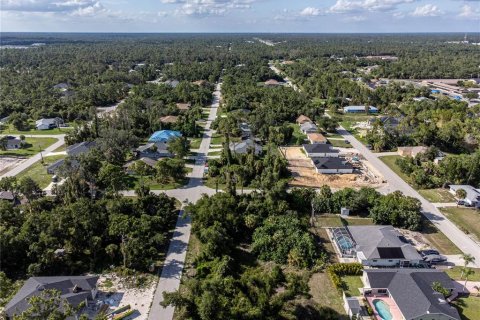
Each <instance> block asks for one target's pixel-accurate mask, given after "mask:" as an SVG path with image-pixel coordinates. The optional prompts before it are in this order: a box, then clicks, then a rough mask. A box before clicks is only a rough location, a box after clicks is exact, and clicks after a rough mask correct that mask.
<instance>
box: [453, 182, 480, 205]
mask: <svg viewBox="0 0 480 320" xmlns="http://www.w3.org/2000/svg"><path fill="white" fill-rule="evenodd" d="M460 189H463V190H465V192H466V193H467V196H466V197H465V199H458V200H460V201H463V202H464V203H465V204H466V205H467V206H470V207H475V208H480V190H479V189H475V188H474V187H472V186H470V185H456V184H452V185H450V193H451V194H453V195H454V196H456V193H457V191H458V190H460Z"/></svg>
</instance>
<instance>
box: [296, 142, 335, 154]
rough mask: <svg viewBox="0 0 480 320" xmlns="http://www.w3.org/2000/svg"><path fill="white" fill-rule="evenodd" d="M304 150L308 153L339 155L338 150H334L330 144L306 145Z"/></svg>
mask: <svg viewBox="0 0 480 320" xmlns="http://www.w3.org/2000/svg"><path fill="white" fill-rule="evenodd" d="M303 148H304V149H305V151H307V153H339V152H340V151H338V150H337V149H333V147H332V146H331V145H329V144H321V143H314V144H304V145H303Z"/></svg>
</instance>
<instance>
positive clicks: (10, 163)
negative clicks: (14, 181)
mask: <svg viewBox="0 0 480 320" xmlns="http://www.w3.org/2000/svg"><path fill="white" fill-rule="evenodd" d="M24 160H25V158H17V157H2V156H0V174H4V173H7V172H8V171H10V170H11V169H13V167H15V166H16V165H17V164H19V163H20V162H22V161H24Z"/></svg>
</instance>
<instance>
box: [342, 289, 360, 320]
mask: <svg viewBox="0 0 480 320" xmlns="http://www.w3.org/2000/svg"><path fill="white" fill-rule="evenodd" d="M343 308H344V309H345V312H346V313H347V315H348V317H349V319H353V318H354V317H355V319H361V312H362V308H361V307H360V302H359V301H358V298H356V297H347V296H346V295H345V292H344V293H343Z"/></svg>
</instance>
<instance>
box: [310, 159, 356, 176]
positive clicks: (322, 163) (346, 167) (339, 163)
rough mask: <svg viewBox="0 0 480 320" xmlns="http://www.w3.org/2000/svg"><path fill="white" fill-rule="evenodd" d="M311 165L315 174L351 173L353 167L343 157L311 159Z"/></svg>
mask: <svg viewBox="0 0 480 320" xmlns="http://www.w3.org/2000/svg"><path fill="white" fill-rule="evenodd" d="M312 164H313V166H314V167H315V171H316V172H317V173H322V174H332V173H333V174H335V173H353V166H352V165H351V164H350V163H348V162H347V160H346V159H345V158H343V157H335V158H332V157H329V158H312Z"/></svg>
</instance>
